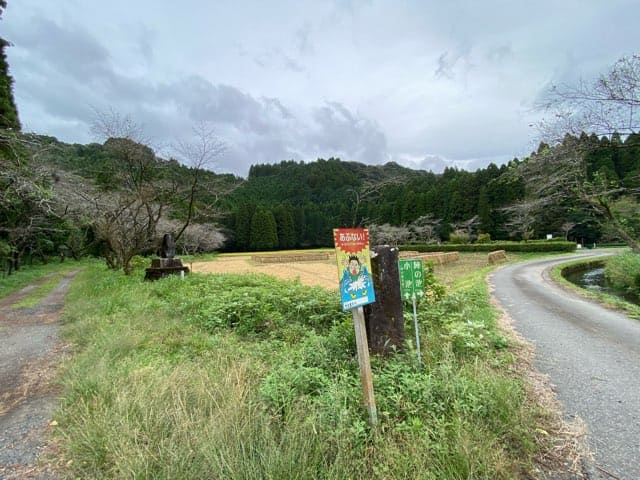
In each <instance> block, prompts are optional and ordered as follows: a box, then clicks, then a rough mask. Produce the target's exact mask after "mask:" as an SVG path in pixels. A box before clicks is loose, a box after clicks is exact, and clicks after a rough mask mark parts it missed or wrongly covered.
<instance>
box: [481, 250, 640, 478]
mask: <svg viewBox="0 0 640 480" xmlns="http://www.w3.org/2000/svg"><path fill="white" fill-rule="evenodd" d="M602 254H603V253H602V252H597V251H596V252H589V253H586V254H579V255H576V258H578V257H583V258H586V257H593V256H598V255H602ZM568 260H570V259H568V258H566V257H565V258H563V259H553V260H542V261H540V260H539V261H533V262H527V263H521V264H515V265H510V266H507V267H505V268H502V269H500V270H498V271H496V272H495V273H494V274H493V275H492V276H491V278H490V281H491V283H492V285H493V288H494V296H495V298H496V299H497V300H498V302H499V303H500V304H501V306H502V307H503V308H504V309H505V310H506V311H507V313H508V314H509V315H510V316H511V318H512V320H513V323H514V326H515V328H516V330H517V331H518V332H519V333H520V334H521V335H522V336H523V337H525V338H526V339H527V340H528V341H529V342H531V343H532V344H533V345H534V346H535V349H536V366H537V367H538V369H539V370H540V371H542V372H543V373H546V374H547V375H549V377H550V380H551V382H552V383H553V384H555V386H556V391H557V395H558V398H559V400H560V402H561V403H562V404H563V407H564V414H565V416H566V417H567V418H569V419H572V418H575V417H576V416H579V417H580V418H582V419H583V420H584V422H585V423H586V426H587V428H588V433H589V434H588V442H589V445H590V447H591V450H592V452H593V455H594V462H593V463H592V464H591V465H588V466H587V471H588V474H589V478H591V479H612V478H613V479H625V480H638V479H640V321H639V320H634V319H630V318H628V317H627V316H625V315H623V314H621V313H618V312H614V311H612V310H609V309H606V308H604V307H601V306H599V305H597V304H595V303H594V302H592V301H590V300H587V299H584V298H581V297H579V296H577V295H576V294H575V293H572V292H569V291H566V290H563V289H562V288H560V287H559V286H557V285H556V284H555V283H554V282H553V281H552V280H551V279H550V278H549V273H548V271H549V269H550V268H551V267H552V266H554V265H556V264H559V263H563V262H566V261H568Z"/></svg>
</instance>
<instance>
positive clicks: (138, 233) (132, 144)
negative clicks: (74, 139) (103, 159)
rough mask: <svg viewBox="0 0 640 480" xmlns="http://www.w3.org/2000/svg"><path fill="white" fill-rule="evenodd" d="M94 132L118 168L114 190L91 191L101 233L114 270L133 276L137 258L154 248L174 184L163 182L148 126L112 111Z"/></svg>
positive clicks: (89, 201)
mask: <svg viewBox="0 0 640 480" xmlns="http://www.w3.org/2000/svg"><path fill="white" fill-rule="evenodd" d="M91 131H92V133H93V134H94V135H96V136H97V137H98V138H101V139H105V140H106V141H105V142H104V146H105V148H106V150H107V151H108V152H109V153H110V154H111V157H112V159H113V161H114V162H116V166H117V168H115V169H114V172H113V178H112V179H111V181H112V185H110V188H108V189H107V190H106V191H105V190H100V189H97V188H91V189H85V191H83V192H81V193H80V194H81V195H83V196H84V197H85V202H86V205H88V207H89V208H90V209H91V217H92V218H93V225H94V228H95V232H96V234H97V236H98V238H99V239H100V240H102V241H103V242H104V245H105V247H106V248H105V258H106V261H107V264H108V265H109V267H111V268H114V269H122V270H123V271H124V273H125V274H129V273H131V259H132V258H133V256H134V255H137V254H140V253H143V252H145V251H149V250H152V249H153V243H154V238H155V235H156V227H157V224H158V222H159V220H160V218H162V215H163V213H164V211H165V209H166V208H167V204H168V200H169V198H170V193H171V186H169V185H167V182H165V181H163V180H162V179H161V178H159V169H158V161H157V159H156V156H155V153H154V151H153V150H152V149H151V148H150V147H149V146H147V145H146V144H145V143H144V142H145V138H144V136H143V130H142V128H141V127H140V126H139V125H137V124H136V123H135V122H134V121H132V120H131V118H130V117H129V116H122V115H120V114H119V113H117V112H115V111H113V110H111V111H108V112H106V113H98V114H97V115H96V118H95V121H94V124H93V125H92V127H91Z"/></svg>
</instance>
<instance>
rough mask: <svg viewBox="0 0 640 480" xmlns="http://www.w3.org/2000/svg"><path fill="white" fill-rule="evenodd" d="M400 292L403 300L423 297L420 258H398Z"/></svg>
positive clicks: (422, 272) (422, 274) (422, 276)
mask: <svg viewBox="0 0 640 480" xmlns="http://www.w3.org/2000/svg"><path fill="white" fill-rule="evenodd" d="M398 264H399V265H398V266H399V270H400V293H401V295H402V298H403V299H404V300H419V299H421V298H423V297H424V270H423V268H422V260H399V261H398Z"/></svg>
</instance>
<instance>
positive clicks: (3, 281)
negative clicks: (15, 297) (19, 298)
mask: <svg viewBox="0 0 640 480" xmlns="http://www.w3.org/2000/svg"><path fill="white" fill-rule="evenodd" d="M88 263H90V261H88V260H83V261H80V262H76V261H74V260H69V259H67V260H66V261H65V262H64V263H59V262H51V263H48V264H46V265H33V266H30V265H29V266H23V267H22V268H21V269H20V270H18V271H17V272H15V273H13V274H12V275H8V276H7V275H3V276H0V297H4V296H6V295H9V294H11V293H13V292H15V291H17V290H20V289H21V288H23V287H26V286H27V285H29V284H30V283H32V282H34V281H36V280H38V279H39V278H42V277H43V276H45V275H47V274H50V273H56V272H63V271H68V270H73V269H74V268H79V267H81V266H84V265H87V264H88Z"/></svg>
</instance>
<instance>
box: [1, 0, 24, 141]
mask: <svg viewBox="0 0 640 480" xmlns="http://www.w3.org/2000/svg"><path fill="white" fill-rule="evenodd" d="M6 7H7V2H6V0H0V17H1V16H2V12H3V10H4V9H5V8H6ZM10 45H11V43H9V42H8V41H6V40H5V39H4V38H1V37H0V128H11V129H13V130H20V120H19V119H18V109H17V108H16V104H15V101H14V99H13V78H11V76H10V75H9V64H8V63H7V55H6V53H5V51H4V50H5V48H6V47H8V46H10Z"/></svg>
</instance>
